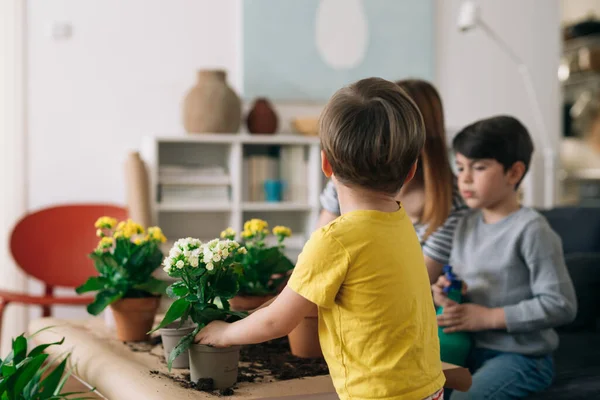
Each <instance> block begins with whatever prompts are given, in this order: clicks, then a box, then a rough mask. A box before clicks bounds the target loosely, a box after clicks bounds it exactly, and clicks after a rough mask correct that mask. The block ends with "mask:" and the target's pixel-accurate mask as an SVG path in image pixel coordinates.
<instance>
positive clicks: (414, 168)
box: [404, 160, 419, 185]
mask: <svg viewBox="0 0 600 400" xmlns="http://www.w3.org/2000/svg"><path fill="white" fill-rule="evenodd" d="M418 164H419V161H418V160H417V161H416V162H415V163H414V164H413V166H412V167H411V168H410V171H408V175H406V179H404V185H406V184H407V183H408V182H410V181H411V180H412V178H414V177H415V174H416V173H417V165H418Z"/></svg>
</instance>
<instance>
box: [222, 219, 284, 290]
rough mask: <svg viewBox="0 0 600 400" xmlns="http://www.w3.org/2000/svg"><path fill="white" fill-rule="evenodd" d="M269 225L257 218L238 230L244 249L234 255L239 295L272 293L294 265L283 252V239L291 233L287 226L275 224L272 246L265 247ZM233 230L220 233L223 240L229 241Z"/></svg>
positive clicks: (233, 235)
mask: <svg viewBox="0 0 600 400" xmlns="http://www.w3.org/2000/svg"><path fill="white" fill-rule="evenodd" d="M270 233H271V232H269V224H268V223H267V222H266V221H263V220H261V219H251V220H249V221H246V223H245V224H244V231H243V232H242V234H241V236H242V240H243V245H244V246H245V247H246V249H247V250H248V251H247V252H246V253H245V254H241V255H240V256H239V258H238V261H239V263H240V264H241V265H242V275H241V276H240V294H244V295H251V296H262V295H267V294H275V293H276V292H277V288H278V287H279V285H280V284H281V283H282V282H284V281H285V279H286V278H287V277H286V273H287V272H288V271H290V270H292V269H293V268H294V264H293V263H292V261H290V259H289V258H287V257H286V256H285V254H284V252H283V251H284V249H285V246H284V244H283V242H284V240H285V238H287V237H290V236H291V235H292V231H291V229H290V228H288V227H285V226H276V227H275V228H273V231H272V233H273V235H274V236H275V237H276V239H277V244H276V245H275V246H268V245H267V244H266V241H265V240H266V239H267V237H268V236H269V234H270ZM235 236H236V232H235V231H234V230H233V229H232V228H227V229H225V230H224V231H223V232H221V237H222V238H224V239H229V240H233V239H234V238H235Z"/></svg>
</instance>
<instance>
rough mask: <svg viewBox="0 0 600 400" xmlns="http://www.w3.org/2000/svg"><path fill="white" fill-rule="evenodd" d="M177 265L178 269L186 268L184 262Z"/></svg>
mask: <svg viewBox="0 0 600 400" xmlns="http://www.w3.org/2000/svg"><path fill="white" fill-rule="evenodd" d="M175 265H176V266H177V268H179V269H181V268H183V267H184V266H185V263H184V262H183V260H179V261H177V263H176V264H175Z"/></svg>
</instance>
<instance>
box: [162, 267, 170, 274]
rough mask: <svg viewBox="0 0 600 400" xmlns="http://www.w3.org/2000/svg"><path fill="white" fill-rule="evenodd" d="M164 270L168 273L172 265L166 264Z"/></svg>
mask: <svg viewBox="0 0 600 400" xmlns="http://www.w3.org/2000/svg"><path fill="white" fill-rule="evenodd" d="M163 271H165V272H166V273H167V274H168V273H169V272H171V266H170V265H165V267H164V268H163Z"/></svg>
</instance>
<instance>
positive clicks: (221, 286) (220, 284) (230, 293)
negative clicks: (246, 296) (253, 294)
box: [213, 271, 240, 299]
mask: <svg viewBox="0 0 600 400" xmlns="http://www.w3.org/2000/svg"><path fill="white" fill-rule="evenodd" d="M239 288H240V285H239V283H238V279H237V277H236V276H235V275H234V274H233V273H230V272H229V271H226V272H225V273H223V274H219V275H218V277H217V279H216V280H215V282H214V283H213V290H214V291H215V292H216V293H217V295H218V296H219V297H221V298H223V299H231V298H232V297H234V296H235V295H236V294H237V292H238V290H239Z"/></svg>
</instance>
